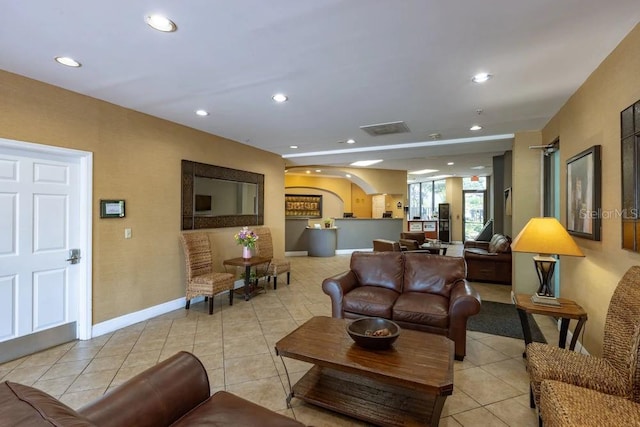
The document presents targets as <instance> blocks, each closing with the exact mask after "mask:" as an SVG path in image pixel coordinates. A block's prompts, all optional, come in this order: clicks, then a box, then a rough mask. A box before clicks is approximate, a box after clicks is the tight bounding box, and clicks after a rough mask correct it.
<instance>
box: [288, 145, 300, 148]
mask: <svg viewBox="0 0 640 427" xmlns="http://www.w3.org/2000/svg"><path fill="white" fill-rule="evenodd" d="M289 148H298V146H297V145H290V146H289Z"/></svg>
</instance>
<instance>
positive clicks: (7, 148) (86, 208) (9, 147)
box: [0, 138, 93, 340]
mask: <svg viewBox="0 0 640 427" xmlns="http://www.w3.org/2000/svg"><path fill="white" fill-rule="evenodd" d="M0 151H4V152H12V151H20V152H21V153H22V154H25V153H26V154H27V155H29V154H33V155H35V156H37V155H38V154H47V155H56V156H60V157H64V158H66V159H68V160H75V161H78V162H79V163H78V166H79V171H78V172H79V173H78V179H79V181H80V182H79V183H78V184H79V187H80V188H79V196H80V200H79V204H80V217H79V218H80V219H79V224H78V229H79V231H80V245H79V246H80V251H81V252H80V253H81V257H82V261H81V262H80V264H79V265H78V267H80V268H81V272H80V274H79V277H80V283H79V284H78V286H77V292H78V294H77V300H78V302H79V304H78V313H77V317H78V320H77V337H78V338H79V339H81V340H88V339H90V338H91V329H92V320H93V318H92V317H93V305H92V285H93V280H92V278H93V268H92V266H93V252H92V242H93V240H92V236H93V234H92V232H93V222H92V215H93V212H92V203H91V201H92V200H93V199H92V197H93V153H91V152H89V151H81V150H75V149H71V148H62V147H54V146H51V145H43V144H37V143H33V142H25V141H16V140H10V139H5V138H0Z"/></svg>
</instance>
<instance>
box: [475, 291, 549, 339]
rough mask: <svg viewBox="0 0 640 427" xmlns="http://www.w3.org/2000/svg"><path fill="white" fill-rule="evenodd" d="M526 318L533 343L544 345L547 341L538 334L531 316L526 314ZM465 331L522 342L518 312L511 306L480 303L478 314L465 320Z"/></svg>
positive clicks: (497, 303) (536, 326)
mask: <svg viewBox="0 0 640 427" xmlns="http://www.w3.org/2000/svg"><path fill="white" fill-rule="evenodd" d="M527 316H528V318H529V327H530V328H531V338H532V339H533V341H536V342H542V343H546V342H547V341H546V340H545V339H544V335H542V332H540V328H539V327H538V324H537V323H536V321H535V320H534V319H533V316H531V315H530V314H528V313H527ZM467 330H469V331H476V332H484V333H486V334H492V335H501V336H503V337H511V338H520V339H521V340H524V336H523V335H522V325H521V323H520V317H519V316H518V310H516V306H515V305H513V304H503V303H501V302H493V301H482V307H481V308H480V313H478V314H476V315H475V316H471V317H469V319H468V320H467Z"/></svg>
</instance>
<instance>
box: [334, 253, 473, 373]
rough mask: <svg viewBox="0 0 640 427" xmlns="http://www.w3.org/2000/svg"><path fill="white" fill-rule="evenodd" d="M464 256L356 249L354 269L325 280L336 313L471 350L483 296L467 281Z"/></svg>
mask: <svg viewBox="0 0 640 427" xmlns="http://www.w3.org/2000/svg"><path fill="white" fill-rule="evenodd" d="M465 276H466V268H465V263H464V259H462V258H459V257H445V256H440V255H431V254H426V253H415V252H354V253H353V254H352V255H351V264H350V269H349V270H348V271H346V272H343V273H341V274H338V275H336V276H333V277H329V278H327V279H325V280H324V281H323V282H322V290H323V291H324V293H326V294H327V295H329V296H330V297H331V308H332V315H333V317H337V318H347V319H354V318H359V317H363V316H370V317H383V318H385V319H391V320H393V321H394V322H396V323H397V324H398V325H400V327H404V328H407V329H417V330H420V331H424V332H431V333H436V334H440V335H446V336H447V337H449V338H450V339H451V340H453V341H454V343H455V358H456V359H457V360H462V359H463V358H464V356H465V354H466V336H467V318H469V316H472V315H474V314H477V313H478V312H479V311H480V295H479V294H478V292H477V291H476V290H475V289H473V288H472V287H471V286H469V284H468V283H467V281H466V280H465Z"/></svg>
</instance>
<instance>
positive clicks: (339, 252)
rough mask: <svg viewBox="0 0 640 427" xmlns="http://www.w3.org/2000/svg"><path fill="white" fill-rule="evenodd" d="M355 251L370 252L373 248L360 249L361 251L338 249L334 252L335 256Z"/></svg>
mask: <svg viewBox="0 0 640 427" xmlns="http://www.w3.org/2000/svg"><path fill="white" fill-rule="evenodd" d="M356 251H359V252H371V251H373V248H362V249H338V250H336V255H349V254H352V253H354V252H356Z"/></svg>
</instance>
